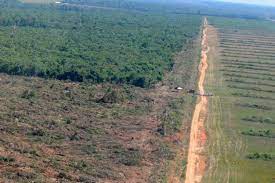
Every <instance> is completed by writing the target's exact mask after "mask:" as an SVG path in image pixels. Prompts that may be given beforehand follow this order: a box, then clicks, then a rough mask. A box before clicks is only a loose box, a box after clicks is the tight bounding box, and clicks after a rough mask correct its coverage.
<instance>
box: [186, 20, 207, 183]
mask: <svg viewBox="0 0 275 183" xmlns="http://www.w3.org/2000/svg"><path fill="white" fill-rule="evenodd" d="M208 28H209V27H208V23H207V19H205V20H204V30H203V38H202V45H201V46H202V52H201V63H200V66H199V79H198V89H199V93H200V95H201V96H200V97H199V99H198V101H199V102H198V103H197V104H196V107H195V110H194V113H193V119H192V125H191V132H190V143H189V151H188V164H187V169H186V179H185V183H192V182H201V179H202V177H203V175H204V171H205V168H206V166H205V165H206V161H205V159H206V158H205V156H204V155H203V154H202V152H203V149H204V145H205V143H206V133H205V127H204V126H205V125H204V123H205V120H206V117H207V106H208V99H207V96H204V95H205V90H204V81H205V75H206V71H207V68H208V64H207V54H208V52H209V50H210V49H209V47H208Z"/></svg>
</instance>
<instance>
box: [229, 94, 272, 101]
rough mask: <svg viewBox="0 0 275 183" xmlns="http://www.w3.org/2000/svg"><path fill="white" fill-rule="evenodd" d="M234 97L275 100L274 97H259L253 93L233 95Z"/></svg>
mask: <svg viewBox="0 0 275 183" xmlns="http://www.w3.org/2000/svg"><path fill="white" fill-rule="evenodd" d="M232 95H233V96H237V97H246V98H254V99H263V100H275V98H272V97H264V96H258V95H254V94H251V93H232Z"/></svg>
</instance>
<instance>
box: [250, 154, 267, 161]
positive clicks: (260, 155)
mask: <svg viewBox="0 0 275 183" xmlns="http://www.w3.org/2000/svg"><path fill="white" fill-rule="evenodd" d="M246 157H247V158H248V159H254V160H255V159H256V160H257V159H262V160H264V161H270V160H272V155H271V154H267V153H252V154H248V155H247V156H246Z"/></svg>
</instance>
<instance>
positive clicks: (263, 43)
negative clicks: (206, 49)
mask: <svg viewBox="0 0 275 183" xmlns="http://www.w3.org/2000/svg"><path fill="white" fill-rule="evenodd" d="M220 41H221V42H233V43H242V44H243V43H247V44H248V43H249V44H254V45H255V44H256V45H257V44H261V45H270V46H275V44H273V42H270V41H269V42H265V41H250V40H238V39H220Z"/></svg>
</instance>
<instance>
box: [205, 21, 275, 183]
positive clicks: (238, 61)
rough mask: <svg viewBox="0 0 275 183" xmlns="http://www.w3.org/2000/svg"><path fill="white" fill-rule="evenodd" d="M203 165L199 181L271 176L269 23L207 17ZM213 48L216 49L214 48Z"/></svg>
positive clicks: (273, 29)
mask: <svg viewBox="0 0 275 183" xmlns="http://www.w3.org/2000/svg"><path fill="white" fill-rule="evenodd" d="M209 23H210V24H211V25H212V26H214V28H215V29H212V28H211V38H212V39H211V40H209V42H210V46H211V49H210V52H209V71H208V75H207V79H206V84H205V85H206V91H207V92H212V93H213V94H214V97H210V98H209V105H210V106H209V107H210V108H209V110H210V111H209V116H208V118H209V119H208V121H207V123H206V124H207V132H208V134H211V135H208V137H209V138H208V140H209V141H208V147H207V155H208V156H209V157H210V158H209V167H210V168H209V169H208V171H207V174H206V176H205V177H204V180H203V181H202V182H209V183H210V182H213V180H214V181H215V182H255V183H256V182H272V181H273V179H274V177H275V166H274V165H275V164H274V153H275V148H274V147H275V146H274V143H275V138H274V135H275V134H274V131H275V125H274V118H275V100H274V99H275V98H274V91H275V80H274V73H275V68H274V64H275V58H274V48H275V45H274V41H275V40H274V34H275V24H273V23H271V22H269V21H265V20H248V19H240V18H234V19H231V18H222V17H209ZM216 50H219V51H218V53H216V52H215V51H216Z"/></svg>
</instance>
